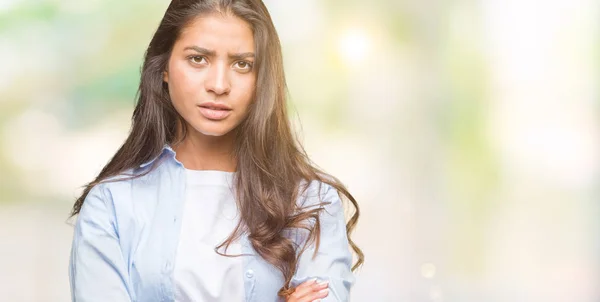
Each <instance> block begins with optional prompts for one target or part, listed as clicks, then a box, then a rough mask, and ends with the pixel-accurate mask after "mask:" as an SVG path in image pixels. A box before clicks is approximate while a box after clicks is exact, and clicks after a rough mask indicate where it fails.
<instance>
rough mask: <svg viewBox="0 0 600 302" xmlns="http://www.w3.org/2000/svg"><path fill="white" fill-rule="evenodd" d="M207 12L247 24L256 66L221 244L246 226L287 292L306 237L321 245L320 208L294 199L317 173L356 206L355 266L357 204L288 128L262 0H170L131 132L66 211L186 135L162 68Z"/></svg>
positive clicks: (276, 53)
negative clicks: (290, 233)
mask: <svg viewBox="0 0 600 302" xmlns="http://www.w3.org/2000/svg"><path fill="white" fill-rule="evenodd" d="M209 13H221V14H231V15H234V16H236V17H239V18H241V19H243V20H245V21H246V22H248V23H249V24H250V25H251V28H252V31H253V35H254V41H255V52H256V59H255V64H254V66H255V68H257V74H256V77H257V78H256V89H255V95H254V99H253V102H252V103H251V105H250V108H249V113H248V116H247V117H246V118H245V119H244V120H243V121H242V123H241V124H240V125H239V126H238V128H237V129H236V141H235V147H234V154H235V158H236V160H237V177H236V180H235V188H236V199H237V200H236V202H237V204H238V207H239V209H240V215H241V219H240V223H239V224H238V225H237V227H236V228H235V230H234V232H233V233H232V234H231V235H230V236H229V237H228V238H227V240H225V241H224V242H223V243H222V244H221V245H220V246H219V247H223V246H229V244H230V243H231V242H232V241H233V240H235V239H237V238H238V237H239V236H240V235H241V233H242V225H245V226H246V231H247V232H248V239H249V241H250V242H251V244H252V246H253V248H254V249H255V250H256V252H257V253H258V254H259V255H260V256H261V257H262V258H264V259H265V260H266V261H268V262H269V263H271V264H272V265H274V266H275V267H277V268H278V269H279V270H280V271H281V272H282V274H283V277H284V280H285V283H284V285H283V287H282V288H281V289H280V290H279V293H278V294H279V295H280V296H284V297H286V296H288V295H289V294H290V293H291V292H292V291H293V289H292V288H290V282H291V279H292V276H293V275H294V273H295V272H296V268H297V263H298V259H299V256H300V255H301V254H302V252H303V251H304V250H305V248H306V247H307V246H308V245H309V244H312V243H314V244H315V245H316V249H315V253H316V251H317V250H318V248H319V232H320V224H319V216H318V215H319V213H320V211H321V210H322V207H319V208H313V209H310V210H306V209H304V208H302V209H299V208H298V206H297V203H296V200H297V198H298V194H299V188H300V183H301V181H302V180H305V181H307V182H308V183H310V182H311V181H313V180H317V181H320V182H322V183H326V184H329V185H330V186H332V187H333V188H335V189H337V191H338V192H339V193H341V194H343V196H344V197H345V199H347V200H348V201H350V203H351V204H352V205H353V207H354V213H353V215H352V217H351V218H350V219H349V220H348V222H347V224H346V232H347V235H348V240H349V243H350V246H351V247H352V249H353V250H354V252H355V253H356V255H357V261H356V263H355V264H354V265H353V267H352V270H353V271H354V270H355V269H356V268H358V267H359V266H361V265H362V263H363V260H364V256H363V253H362V251H361V250H360V249H359V248H358V247H357V246H356V244H354V242H353V241H352V239H350V233H351V232H352V230H353V229H354V227H355V225H356V223H357V221H358V217H359V214H360V211H359V207H358V204H357V202H356V200H355V199H354V197H353V196H352V195H351V194H350V193H349V192H348V190H347V189H346V188H345V186H344V185H343V184H342V183H341V182H340V181H339V180H338V179H337V178H335V177H334V176H331V175H329V174H327V173H325V172H323V171H322V170H321V169H319V168H318V167H317V166H316V165H315V164H313V163H312V162H311V161H310V159H309V158H308V156H307V154H306V152H305V150H304V148H303V147H302V145H301V143H300V142H299V141H298V139H297V138H296V136H295V135H294V134H293V133H292V131H291V127H290V121H289V119H288V113H287V108H286V98H287V94H286V92H287V87H286V82H285V75H284V71H283V61H282V54H281V45H280V42H279V37H278V35H277V32H276V30H275V27H274V25H273V21H272V20H271V16H270V14H269V12H268V11H267V8H266V7H265V5H264V4H263V3H262V1H261V0H173V1H171V3H170V5H169V7H168V8H167V11H166V13H165V15H164V17H163V19H162V21H161V22H160V25H159V26H158V29H157V30H156V33H155V34H154V36H153V37H152V40H151V42H150V45H149V46H148V49H147V51H146V54H145V57H144V63H143V66H142V71H141V81H140V86H139V90H138V93H137V103H136V107H135V109H134V112H133V117H132V126H131V130H130V133H129V136H128V137H127V139H126V140H125V142H124V143H123V145H122V146H121V147H120V148H119V150H118V151H117V152H116V154H115V155H114V156H113V158H112V159H111V160H110V161H109V162H108V164H106V166H105V167H104V168H103V169H102V171H101V172H100V174H99V175H98V176H97V177H96V179H95V180H94V181H92V182H90V183H89V184H87V185H86V186H85V188H84V191H83V194H82V195H81V196H80V197H79V198H78V199H77V201H76V202H75V205H74V206H73V209H72V211H71V217H73V216H75V215H77V214H78V213H79V211H80V209H81V206H82V205H83V202H84V200H85V198H86V196H87V194H88V193H89V191H90V190H91V188H92V187H93V186H95V185H97V184H98V183H100V182H102V181H103V180H106V179H107V178H110V177H113V176H117V175H120V174H121V173H123V172H125V171H128V170H129V169H134V168H137V167H139V165H141V164H142V163H145V162H147V161H149V160H151V159H153V158H155V157H157V156H158V155H159V154H160V153H161V151H162V149H163V147H164V145H165V144H177V143H178V142H180V141H181V140H183V138H182V137H181V135H178V133H177V131H178V125H185V122H184V121H183V118H182V117H181V116H180V115H179V114H178V113H177V111H176V110H175V108H174V107H173V105H172V103H171V100H170V97H169V93H168V90H167V87H166V85H165V83H164V82H163V71H164V70H165V69H166V66H167V62H168V60H169V57H170V55H171V51H172V48H173V45H174V44H175V41H176V40H177V39H178V37H179V34H180V33H181V30H182V28H184V27H185V26H187V25H188V24H189V22H190V21H192V20H194V18H196V17H198V16H200V15H205V14H209ZM182 130H183V137H185V135H186V130H187V129H186V128H185V127H183V129H182ZM178 137H179V139H178ZM150 171H151V170H150ZM148 172H149V171H147V172H146V173H143V174H141V175H145V174H147V173H148ZM141 175H133V176H132V178H135V177H139V176H141ZM345 199H342V200H345ZM307 222H310V223H307ZM290 229H307V230H308V237H307V238H308V239H307V240H306V241H305V244H304V245H303V246H302V247H300V246H297V245H294V243H293V242H292V240H290V239H289V238H286V237H285V236H284V235H283V231H284V230H290ZM219 247H217V248H219ZM298 249H299V250H298ZM297 252H298V253H297Z"/></svg>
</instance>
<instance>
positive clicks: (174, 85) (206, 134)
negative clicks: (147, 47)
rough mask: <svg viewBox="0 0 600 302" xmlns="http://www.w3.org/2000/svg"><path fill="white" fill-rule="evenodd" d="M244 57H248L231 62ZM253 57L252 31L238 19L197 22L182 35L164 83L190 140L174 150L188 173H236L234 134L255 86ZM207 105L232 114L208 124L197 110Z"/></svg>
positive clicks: (207, 18)
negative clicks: (225, 107) (226, 108)
mask: <svg viewBox="0 0 600 302" xmlns="http://www.w3.org/2000/svg"><path fill="white" fill-rule="evenodd" d="M207 51H208V52H207ZM210 52H213V53H210ZM241 53H245V54H247V55H248V56H244V57H232V55H234V54H241ZM253 56H254V36H253V34H252V30H251V28H250V25H249V24H248V23H247V22H245V21H244V20H242V19H240V18H237V17H235V16H230V15H225V16H222V15H220V14H210V15H205V16H199V17H197V18H196V19H194V20H193V21H191V22H190V23H189V24H188V25H187V26H186V27H185V28H184V29H183V30H182V33H181V35H180V37H179V39H178V40H177V41H176V42H175V44H174V46H173V51H172V53H171V56H170V58H169V62H168V66H167V70H165V71H164V75H163V80H164V81H165V82H166V83H167V84H168V87H169V95H170V97H171V101H172V103H173V106H174V107H175V109H176V110H177V112H178V113H179V114H180V115H181V116H182V117H183V119H184V120H185V121H186V125H182V127H187V129H188V135H187V137H186V139H185V140H184V141H183V142H182V143H180V144H178V145H177V146H173V148H174V149H175V151H176V153H177V159H178V160H179V161H180V162H181V163H183V165H184V166H185V167H186V168H188V169H194V170H221V171H229V172H233V171H235V169H236V167H235V166H236V165H235V162H236V161H235V158H233V157H232V155H231V154H232V150H233V143H234V137H235V129H236V127H237V126H238V125H239V124H240V123H241V122H242V121H243V119H244V118H245V117H246V116H247V114H248V106H249V105H250V103H251V102H252V99H253V96H254V90H255V86H256V72H255V70H254V69H253V64H254V57H253ZM204 101H214V102H217V103H224V104H227V105H228V106H230V107H231V108H232V112H231V114H230V115H229V116H228V117H227V118H225V119H224V120H211V119H208V118H206V117H204V116H203V115H202V114H201V113H200V110H199V109H198V104H200V103H201V102H204Z"/></svg>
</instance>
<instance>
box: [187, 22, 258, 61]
mask: <svg viewBox="0 0 600 302" xmlns="http://www.w3.org/2000/svg"><path fill="white" fill-rule="evenodd" d="M175 44H176V47H177V45H179V47H181V48H183V47H187V46H192V45H195V46H200V47H204V48H209V49H214V50H215V51H217V53H219V52H222V51H235V52H251V51H253V50H254V36H253V34H252V28H251V26H250V24H249V23H248V22H246V21H245V20H243V19H241V18H239V17H236V16H232V15H229V14H227V15H221V14H208V15H201V16H198V17H196V18H195V19H194V20H192V21H191V22H189V23H188V24H187V25H186V26H185V27H184V28H183V29H182V31H181V34H180V36H179V39H178V40H177V41H176V42H175Z"/></svg>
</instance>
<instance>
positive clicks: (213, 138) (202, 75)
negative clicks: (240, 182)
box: [163, 14, 329, 302]
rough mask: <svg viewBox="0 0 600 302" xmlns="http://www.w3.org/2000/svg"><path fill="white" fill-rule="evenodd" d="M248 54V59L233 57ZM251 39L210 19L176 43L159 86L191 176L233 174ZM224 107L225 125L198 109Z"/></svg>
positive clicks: (294, 299)
mask: <svg viewBox="0 0 600 302" xmlns="http://www.w3.org/2000/svg"><path fill="white" fill-rule="evenodd" d="M235 54H247V55H248V56H243V57H240V56H236V55H235ZM253 64H254V36H253V34H252V29H251V27H250V25H249V24H248V23H247V22H246V21H244V20H242V19H240V18H238V17H235V16H231V15H225V16H223V15H220V14H209V15H205V16H199V17H197V18H196V19H194V20H193V21H192V22H190V24H188V26H186V28H185V29H183V31H182V32H181V35H180V37H179V39H178V40H177V41H176V42H175V44H174V46H173V50H172V52H171V56H170V57H169V62H168V66H167V70H165V71H164V74H163V80H164V81H165V82H166V83H167V84H168V87H169V95H170V97H171V101H172V103H173V106H174V107H175V109H176V110H177V112H178V113H179V114H180V115H181V116H182V117H183V119H184V120H185V122H186V123H185V125H180V129H179V132H180V133H181V127H187V130H188V135H187V137H186V138H185V140H184V141H183V142H181V143H180V144H178V145H176V146H173V149H174V150H175V152H176V153H177V160H179V161H180V162H181V163H182V164H183V165H184V166H185V167H186V168H188V169H193V170H218V171H228V172H234V171H235V170H236V160H235V158H233V157H232V150H233V144H234V138H235V131H236V127H237V126H238V125H239V124H240V123H241V122H242V121H243V119H244V118H245V117H246V116H247V114H248V106H249V105H250V104H251V102H252V98H253V96H254V91H255V87H256V72H255V70H254V69H253V66H252V65H253ZM204 101H214V102H217V103H224V104H227V105H228V106H230V107H231V108H232V112H231V114H230V115H229V116H228V117H227V118H225V119H224V120H211V119H208V118H206V117H204V116H203V115H202V114H201V113H200V111H199V109H198V108H197V107H198V104H200V103H201V102H204ZM327 288H328V283H317V282H316V280H309V281H306V282H304V283H302V284H301V285H299V286H298V287H297V288H296V289H295V291H294V293H293V294H292V295H290V297H289V298H288V299H287V301H288V302H313V301H319V299H321V298H324V297H326V296H327V295H328V294H329V290H328V289H327Z"/></svg>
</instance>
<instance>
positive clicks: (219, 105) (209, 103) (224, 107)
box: [198, 101, 231, 110]
mask: <svg viewBox="0 0 600 302" xmlns="http://www.w3.org/2000/svg"><path fill="white" fill-rule="evenodd" d="M198 106H199V107H202V108H208V109H217V110H231V107H230V106H228V105H226V104H223V103H217V102H213V101H206V102H202V103H200V104H199V105H198Z"/></svg>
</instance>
